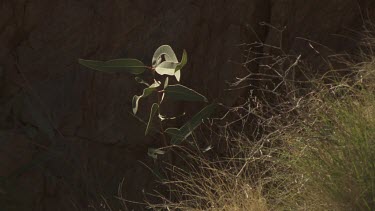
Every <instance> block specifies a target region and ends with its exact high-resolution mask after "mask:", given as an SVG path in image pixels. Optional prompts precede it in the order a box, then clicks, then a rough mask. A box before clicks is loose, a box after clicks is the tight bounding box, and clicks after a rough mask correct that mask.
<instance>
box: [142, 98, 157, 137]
mask: <svg viewBox="0 0 375 211" xmlns="http://www.w3.org/2000/svg"><path fill="white" fill-rule="evenodd" d="M158 110H159V104H157V103H154V104H152V107H151V112H150V117H149V118H148V123H147V127H146V131H145V135H147V134H148V133H149V132H150V128H151V124H152V120H153V119H154V116H155V114H156V112H157V111H158Z"/></svg>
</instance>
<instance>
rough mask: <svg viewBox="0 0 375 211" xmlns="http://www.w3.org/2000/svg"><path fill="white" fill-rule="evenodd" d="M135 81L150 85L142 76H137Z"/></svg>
mask: <svg viewBox="0 0 375 211" xmlns="http://www.w3.org/2000/svg"><path fill="white" fill-rule="evenodd" d="M135 81H137V82H138V83H140V84H144V85H146V86H150V84H149V83H147V82H146V81H145V80H143V79H142V78H140V77H135Z"/></svg>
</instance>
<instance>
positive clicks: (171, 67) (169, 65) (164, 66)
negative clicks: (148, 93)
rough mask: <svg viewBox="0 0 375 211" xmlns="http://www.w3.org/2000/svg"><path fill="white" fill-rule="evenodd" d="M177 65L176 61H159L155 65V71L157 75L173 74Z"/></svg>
mask: <svg viewBox="0 0 375 211" xmlns="http://www.w3.org/2000/svg"><path fill="white" fill-rule="evenodd" d="M177 66H178V63H176V62H169V61H164V62H162V63H160V64H159V65H158V66H156V67H155V71H156V72H157V73H158V74H159V75H170V76H174V75H175V72H176V71H175V70H176V67H177Z"/></svg>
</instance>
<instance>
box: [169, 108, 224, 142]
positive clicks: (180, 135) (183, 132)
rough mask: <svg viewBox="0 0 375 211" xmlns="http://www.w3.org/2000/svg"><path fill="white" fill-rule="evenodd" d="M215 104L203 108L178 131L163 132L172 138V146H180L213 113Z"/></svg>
mask: <svg viewBox="0 0 375 211" xmlns="http://www.w3.org/2000/svg"><path fill="white" fill-rule="evenodd" d="M216 106H217V104H216V103H213V104H210V105H208V106H206V107H204V108H203V109H202V110H201V111H200V112H198V113H197V114H195V115H194V116H193V117H192V118H191V119H190V120H189V121H188V122H186V123H185V124H184V125H183V126H182V127H181V128H180V129H177V128H168V129H167V130H165V132H166V133H167V134H169V135H170V136H171V137H172V140H171V143H172V144H180V143H181V142H182V141H183V140H185V139H186V138H187V137H189V136H190V135H191V134H192V132H193V131H194V130H195V129H196V128H197V127H198V126H199V125H200V124H201V123H202V121H203V120H204V119H207V118H208V117H210V116H211V114H212V113H213V112H214V111H215V109H216Z"/></svg>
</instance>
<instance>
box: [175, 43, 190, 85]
mask: <svg viewBox="0 0 375 211" xmlns="http://www.w3.org/2000/svg"><path fill="white" fill-rule="evenodd" d="M186 63H187V53H186V50H185V49H184V52H183V53H182V59H181V62H180V63H179V64H178V65H177V66H176V69H175V73H174V76H175V77H176V79H177V81H180V78H181V69H182V68H183V67H184V66H185V65H186Z"/></svg>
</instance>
